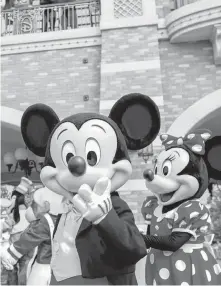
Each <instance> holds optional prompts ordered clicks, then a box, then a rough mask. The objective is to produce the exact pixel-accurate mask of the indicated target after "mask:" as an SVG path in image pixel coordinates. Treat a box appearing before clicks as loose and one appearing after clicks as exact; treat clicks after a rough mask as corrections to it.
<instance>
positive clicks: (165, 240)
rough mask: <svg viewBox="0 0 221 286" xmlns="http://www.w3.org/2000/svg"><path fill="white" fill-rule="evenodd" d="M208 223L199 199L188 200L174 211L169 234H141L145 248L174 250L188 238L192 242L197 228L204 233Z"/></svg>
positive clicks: (208, 220)
mask: <svg viewBox="0 0 221 286" xmlns="http://www.w3.org/2000/svg"><path fill="white" fill-rule="evenodd" d="M209 223H211V219H210V216H209V211H208V209H207V208H206V207H205V206H204V205H202V204H201V203H200V202H199V201H189V202H185V203H183V204H182V205H181V206H180V207H179V208H178V209H177V211H176V212H175V216H174V221H173V226H172V227H173V228H172V234H171V235H167V236H152V235H143V238H144V241H145V244H146V247H147V248H149V247H152V248H156V249H160V250H167V251H173V252H174V251H177V250H178V249H179V248H180V247H182V246H183V245H184V244H185V243H187V242H188V241H189V240H191V241H193V242H194V241H195V240H196V239H197V232H198V231H199V229H200V231H202V232H205V234H206V233H207V232H208V229H209ZM191 241H190V243H191Z"/></svg>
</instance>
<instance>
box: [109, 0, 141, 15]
mask: <svg viewBox="0 0 221 286" xmlns="http://www.w3.org/2000/svg"><path fill="white" fill-rule="evenodd" d="M142 8H143V7H142V0H114V17H115V18H122V17H126V18H127V17H135V16H142V15H143V9H142Z"/></svg>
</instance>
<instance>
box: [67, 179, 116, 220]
mask: <svg viewBox="0 0 221 286" xmlns="http://www.w3.org/2000/svg"><path fill="white" fill-rule="evenodd" d="M110 191H111V181H110V179H109V178H101V179H99V180H98V181H97V183H96V185H95V186H94V189H93V191H92V189H91V188H90V187H89V186H88V185H86V184H84V185H82V186H81V187H80V189H79V190H78V194H77V195H75V196H74V198H73V201H72V202H73V204H74V207H75V209H76V210H77V211H78V212H79V213H81V215H82V216H83V217H84V218H85V219H86V220H88V221H91V222H92V223H93V224H98V223H100V222H101V221H102V220H103V219H104V218H105V216H106V215H107V214H108V213H109V211H110V210H111V209H112V202H111V198H110Z"/></svg>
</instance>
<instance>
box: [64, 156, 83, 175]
mask: <svg viewBox="0 0 221 286" xmlns="http://www.w3.org/2000/svg"><path fill="white" fill-rule="evenodd" d="M68 169H69V171H70V172H71V173H72V175H74V176H75V177H79V176H82V175H83V174H84V173H85V171H86V163H85V161H84V159H83V158H82V157H80V156H74V157H72V158H71V159H70V160H69V161H68Z"/></svg>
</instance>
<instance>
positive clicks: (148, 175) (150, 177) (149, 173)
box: [143, 169, 154, 182]
mask: <svg viewBox="0 0 221 286" xmlns="http://www.w3.org/2000/svg"><path fill="white" fill-rule="evenodd" d="M143 176H144V179H146V180H148V181H149V182H151V181H153V179H154V172H153V171H152V170H151V169H147V170H145V171H144V172H143Z"/></svg>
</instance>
